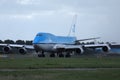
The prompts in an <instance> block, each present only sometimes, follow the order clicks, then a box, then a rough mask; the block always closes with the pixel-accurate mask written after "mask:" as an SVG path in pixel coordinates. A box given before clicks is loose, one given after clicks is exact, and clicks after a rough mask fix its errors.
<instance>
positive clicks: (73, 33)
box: [68, 15, 77, 36]
mask: <svg viewBox="0 0 120 80" xmlns="http://www.w3.org/2000/svg"><path fill="white" fill-rule="evenodd" d="M76 20H77V15H75V16H74V17H73V21H72V24H71V27H70V30H69V33H68V36H75V28H76Z"/></svg>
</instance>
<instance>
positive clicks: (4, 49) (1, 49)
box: [0, 44, 34, 54]
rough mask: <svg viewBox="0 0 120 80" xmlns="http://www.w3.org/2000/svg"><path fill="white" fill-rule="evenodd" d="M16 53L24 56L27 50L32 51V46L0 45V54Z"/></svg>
mask: <svg viewBox="0 0 120 80" xmlns="http://www.w3.org/2000/svg"><path fill="white" fill-rule="evenodd" d="M14 50H15V51H18V52H19V53H21V54H25V53H26V52H27V50H34V47H33V45H20V44H0V52H5V53H9V52H13V51H14Z"/></svg>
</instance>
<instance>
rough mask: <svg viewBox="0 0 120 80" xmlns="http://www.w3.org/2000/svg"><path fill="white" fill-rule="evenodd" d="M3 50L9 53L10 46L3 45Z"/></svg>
mask: <svg viewBox="0 0 120 80" xmlns="http://www.w3.org/2000/svg"><path fill="white" fill-rule="evenodd" d="M3 51H4V52H5V53H9V52H10V51H12V48H11V47H10V46H5V47H3Z"/></svg>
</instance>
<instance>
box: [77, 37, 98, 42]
mask: <svg viewBox="0 0 120 80" xmlns="http://www.w3.org/2000/svg"><path fill="white" fill-rule="evenodd" d="M95 39H100V37H96V38H88V39H80V40H76V41H75V42H79V41H87V40H95Z"/></svg>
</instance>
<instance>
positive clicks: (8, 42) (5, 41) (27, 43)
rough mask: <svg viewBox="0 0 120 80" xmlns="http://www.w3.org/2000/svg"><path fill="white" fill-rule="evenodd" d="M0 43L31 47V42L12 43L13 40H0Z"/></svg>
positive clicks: (18, 41) (19, 41)
mask: <svg viewBox="0 0 120 80" xmlns="http://www.w3.org/2000/svg"><path fill="white" fill-rule="evenodd" d="M0 43H4V44H22V45H32V40H26V41H25V40H16V41H13V40H10V39H7V40H4V41H2V40H0Z"/></svg>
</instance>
